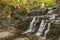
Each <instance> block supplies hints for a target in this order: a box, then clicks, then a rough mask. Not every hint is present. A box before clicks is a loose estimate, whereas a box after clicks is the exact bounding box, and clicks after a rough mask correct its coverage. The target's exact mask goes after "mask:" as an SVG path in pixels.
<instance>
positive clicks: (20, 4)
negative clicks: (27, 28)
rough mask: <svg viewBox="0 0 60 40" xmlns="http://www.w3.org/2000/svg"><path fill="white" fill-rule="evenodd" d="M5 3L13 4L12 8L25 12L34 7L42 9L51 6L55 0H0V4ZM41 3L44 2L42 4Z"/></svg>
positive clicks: (54, 3)
mask: <svg viewBox="0 0 60 40" xmlns="http://www.w3.org/2000/svg"><path fill="white" fill-rule="evenodd" d="M1 3H2V4H6V5H9V6H13V7H14V8H18V9H20V11H22V10H25V11H26V12H27V13H29V12H30V10H31V9H33V8H35V7H39V8H40V9H43V8H45V7H51V6H55V5H56V0H43V1H42V0H0V4H1ZM42 4H45V5H44V6H43V5H42Z"/></svg>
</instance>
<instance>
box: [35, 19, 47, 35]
mask: <svg viewBox="0 0 60 40" xmlns="http://www.w3.org/2000/svg"><path fill="white" fill-rule="evenodd" d="M44 21H45V20H42V22H41V24H40V26H39V29H38V31H37V33H36V34H35V35H37V36H41V35H42V32H43V30H44V29H45V26H46V22H45V23H44Z"/></svg>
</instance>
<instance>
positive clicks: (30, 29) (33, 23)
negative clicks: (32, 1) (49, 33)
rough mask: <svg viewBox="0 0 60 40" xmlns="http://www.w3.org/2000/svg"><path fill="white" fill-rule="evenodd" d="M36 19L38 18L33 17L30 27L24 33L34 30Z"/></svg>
mask: <svg viewBox="0 0 60 40" xmlns="http://www.w3.org/2000/svg"><path fill="white" fill-rule="evenodd" d="M35 20H36V17H33V20H32V21H31V23H30V26H29V29H28V30H27V31H25V32H24V33H29V32H32V30H33V26H35V25H36V23H35ZM24 33H23V34H24Z"/></svg>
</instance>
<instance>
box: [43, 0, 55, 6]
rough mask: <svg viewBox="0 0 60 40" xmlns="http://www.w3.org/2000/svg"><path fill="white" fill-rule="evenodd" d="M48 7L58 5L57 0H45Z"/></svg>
mask: <svg viewBox="0 0 60 40" xmlns="http://www.w3.org/2000/svg"><path fill="white" fill-rule="evenodd" d="M44 2H45V5H46V7H52V6H55V5H56V0H44Z"/></svg>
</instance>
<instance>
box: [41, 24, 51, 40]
mask: <svg viewBox="0 0 60 40" xmlns="http://www.w3.org/2000/svg"><path fill="white" fill-rule="evenodd" d="M50 24H51V23H48V28H47V30H46V31H45V33H44V37H42V38H43V39H46V36H47V33H48V32H49V30H50Z"/></svg>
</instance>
